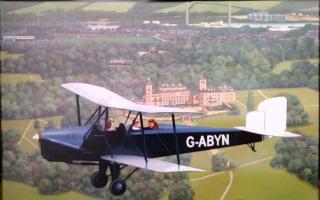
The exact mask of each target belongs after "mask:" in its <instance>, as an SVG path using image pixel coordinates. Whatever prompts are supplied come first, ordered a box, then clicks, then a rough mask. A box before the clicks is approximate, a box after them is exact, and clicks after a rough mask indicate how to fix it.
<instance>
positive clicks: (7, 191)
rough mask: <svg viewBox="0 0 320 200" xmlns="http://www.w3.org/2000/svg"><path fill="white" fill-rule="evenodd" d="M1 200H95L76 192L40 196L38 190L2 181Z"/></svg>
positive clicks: (21, 184)
mask: <svg viewBox="0 0 320 200" xmlns="http://www.w3.org/2000/svg"><path fill="white" fill-rule="evenodd" d="M2 199H3V200H13V199H32V200H60V199H61V200H64V199H68V200H97V198H92V197H89V196H86V195H83V194H80V193H77V192H73V191H72V192H66V193H62V194H56V195H42V194H40V193H39V192H38V189H37V188H36V187H33V186H29V185H26V184H23V183H18V182H14V181H7V180H3V181H2Z"/></svg>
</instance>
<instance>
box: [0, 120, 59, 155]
mask: <svg viewBox="0 0 320 200" xmlns="http://www.w3.org/2000/svg"><path fill="white" fill-rule="evenodd" d="M61 119H62V116H54V117H43V118H40V120H41V121H40V126H41V129H43V128H44V127H45V126H46V122H48V121H50V120H52V121H53V122H54V124H55V125H56V126H57V127H59V126H60V125H61ZM34 122H35V120H30V119H26V120H1V132H2V131H5V130H8V129H10V128H11V129H15V130H17V131H18V133H19V134H20V135H21V137H22V136H23V135H24V138H22V139H21V142H20V144H19V145H21V148H22V150H24V151H26V152H32V151H34V150H37V149H38V142H37V141H35V140H32V136H34V135H35V134H37V133H38V131H37V130H36V129H34Z"/></svg>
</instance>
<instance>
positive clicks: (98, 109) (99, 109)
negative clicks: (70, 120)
mask: <svg viewBox="0 0 320 200" xmlns="http://www.w3.org/2000/svg"><path fill="white" fill-rule="evenodd" d="M98 111H99V112H98ZM97 112H98V116H100V114H101V106H99V107H98V108H97V109H96V110H95V111H94V113H93V114H92V115H91V116H90V118H89V119H88V120H87V122H86V123H85V125H87V124H88V123H89V122H90V121H91V119H92V118H93V117H94V116H95V115H96V113H97Z"/></svg>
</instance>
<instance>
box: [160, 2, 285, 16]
mask: <svg viewBox="0 0 320 200" xmlns="http://www.w3.org/2000/svg"><path fill="white" fill-rule="evenodd" d="M279 3H281V2H280V1H262V2H255V1H241V2H237V1H232V2H231V5H232V12H233V13H237V12H238V11H240V10H244V9H252V10H257V11H265V10H268V9H270V8H272V7H273V6H276V5H278V4H279ZM189 5H190V6H191V9H190V11H191V12H194V13H202V12H213V13H228V9H229V8H228V2H197V3H190V4H189ZM185 6H186V4H185V3H182V4H178V5H174V6H172V7H169V8H165V9H161V10H158V11H157V12H160V13H170V12H185V10H186V7H185Z"/></svg>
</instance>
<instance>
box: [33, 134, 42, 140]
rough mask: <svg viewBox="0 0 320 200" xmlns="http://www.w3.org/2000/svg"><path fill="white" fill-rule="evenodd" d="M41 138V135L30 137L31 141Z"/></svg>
mask: <svg viewBox="0 0 320 200" xmlns="http://www.w3.org/2000/svg"><path fill="white" fill-rule="evenodd" d="M40 138H41V133H37V134H35V135H34V136H32V139H33V140H39V139H40Z"/></svg>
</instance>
